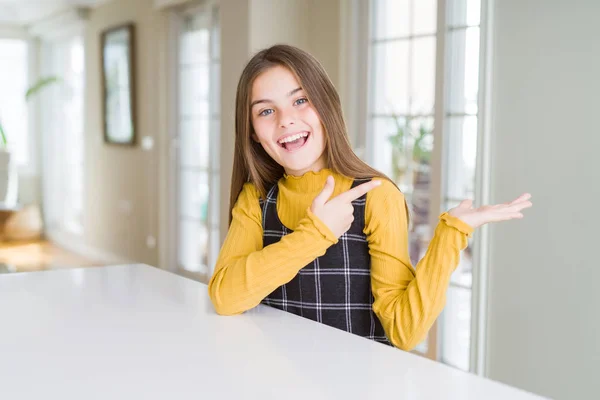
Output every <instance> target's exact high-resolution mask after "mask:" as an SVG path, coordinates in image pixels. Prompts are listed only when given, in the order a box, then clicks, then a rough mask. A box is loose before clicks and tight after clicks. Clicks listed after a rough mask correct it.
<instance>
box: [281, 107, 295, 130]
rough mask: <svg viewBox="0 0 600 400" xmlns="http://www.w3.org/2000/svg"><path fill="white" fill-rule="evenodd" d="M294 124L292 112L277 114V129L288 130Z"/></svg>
mask: <svg viewBox="0 0 600 400" xmlns="http://www.w3.org/2000/svg"><path fill="white" fill-rule="evenodd" d="M295 123H296V113H295V112H294V110H293V109H292V110H289V109H286V110H281V111H280V112H279V127H281V128H288V127H289V126H293V125H294V124H295Z"/></svg>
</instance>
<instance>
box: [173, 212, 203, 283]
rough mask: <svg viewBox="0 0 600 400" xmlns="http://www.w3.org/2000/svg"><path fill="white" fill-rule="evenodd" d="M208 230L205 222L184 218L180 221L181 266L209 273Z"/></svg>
mask: <svg viewBox="0 0 600 400" xmlns="http://www.w3.org/2000/svg"><path fill="white" fill-rule="evenodd" d="M207 245H208V231H207V229H206V226H205V225H204V224H201V223H199V222H197V221H190V220H186V219H182V220H181V221H180V223H179V266H180V267H181V268H183V269H185V270H188V271H191V272H199V273H207V272H208V268H207V264H208V260H207Z"/></svg>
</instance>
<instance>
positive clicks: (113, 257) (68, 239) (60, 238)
mask: <svg viewBox="0 0 600 400" xmlns="http://www.w3.org/2000/svg"><path fill="white" fill-rule="evenodd" d="M45 237H46V238H47V239H48V240H50V241H52V242H54V243H56V244H57V245H58V246H60V247H62V248H63V249H65V250H68V251H71V252H73V253H76V254H78V255H80V256H83V257H86V258H89V259H90V260H92V261H94V262H96V261H97V262H100V263H103V264H107V265H111V264H137V263H136V262H134V261H132V260H128V259H126V258H125V257H122V256H119V255H117V254H113V253H110V252H107V251H104V250H100V249H97V248H95V247H93V246H89V245H88V244H86V243H84V242H83V239H82V238H80V237H78V236H76V235H72V234H69V233H66V232H62V231H46V232H45Z"/></svg>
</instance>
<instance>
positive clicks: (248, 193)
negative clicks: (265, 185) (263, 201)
mask: <svg viewBox="0 0 600 400" xmlns="http://www.w3.org/2000/svg"><path fill="white" fill-rule="evenodd" d="M239 197H240V198H242V197H243V198H244V199H248V200H258V199H259V198H260V193H258V189H257V188H256V186H254V183H252V182H246V183H244V186H243V187H242V191H241V192H240V196H239Z"/></svg>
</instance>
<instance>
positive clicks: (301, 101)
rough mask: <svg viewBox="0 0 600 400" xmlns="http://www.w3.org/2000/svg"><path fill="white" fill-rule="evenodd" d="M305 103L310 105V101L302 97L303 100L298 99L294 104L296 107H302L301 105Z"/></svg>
mask: <svg viewBox="0 0 600 400" xmlns="http://www.w3.org/2000/svg"><path fill="white" fill-rule="evenodd" d="M304 103H308V99H307V98H306V97H302V98H301V99H298V100H296V101H295V102H294V105H300V104H304Z"/></svg>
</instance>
